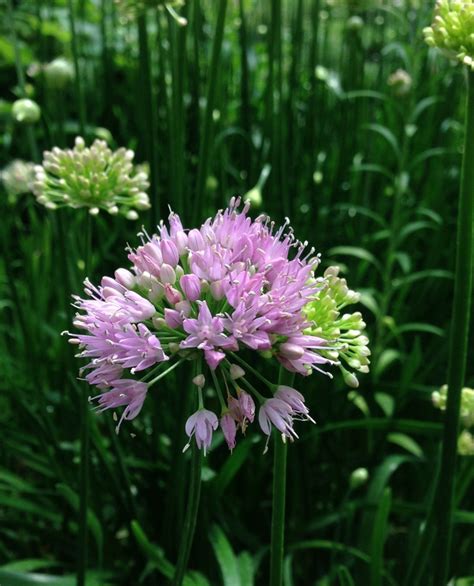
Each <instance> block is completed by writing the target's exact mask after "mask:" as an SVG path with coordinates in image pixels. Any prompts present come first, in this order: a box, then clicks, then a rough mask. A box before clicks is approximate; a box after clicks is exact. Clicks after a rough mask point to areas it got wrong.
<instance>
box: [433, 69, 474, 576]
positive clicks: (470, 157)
mask: <svg viewBox="0 0 474 586" xmlns="http://www.w3.org/2000/svg"><path fill="white" fill-rule="evenodd" d="M467 76H468V77H467V80H468V81H467V100H466V136H465V141H464V156H463V165H462V176H461V190H460V195H459V210H458V229H457V242H456V276H455V283H454V300H453V314H452V322H451V323H452V326H451V340H450V347H449V364H448V398H447V404H446V417H445V424H444V437H443V448H442V456H441V469H440V475H439V484H438V490H437V498H436V511H437V531H436V540H435V549H434V567H435V573H434V586H445V585H446V583H447V581H448V572H449V560H450V550H451V540H452V532H453V509H454V483H455V479H456V459H457V458H456V456H457V438H458V433H459V410H460V404H461V390H462V386H463V383H464V376H465V372H466V358H467V347H468V334H469V321H470V311H471V295H472V260H473V234H472V233H473V219H474V218H473V211H474V72H472V71H470V70H469V71H468V73H467Z"/></svg>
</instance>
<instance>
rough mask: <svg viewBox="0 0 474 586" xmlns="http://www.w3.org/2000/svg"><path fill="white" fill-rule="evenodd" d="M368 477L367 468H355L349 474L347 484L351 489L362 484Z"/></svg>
mask: <svg viewBox="0 0 474 586" xmlns="http://www.w3.org/2000/svg"><path fill="white" fill-rule="evenodd" d="M368 479H369V472H368V470H367V468H356V469H355V470H354V471H353V472H352V474H351V477H350V480H349V486H350V487H351V488H352V489H356V488H359V487H360V486H363V485H364V484H365V483H366V482H367V480H368Z"/></svg>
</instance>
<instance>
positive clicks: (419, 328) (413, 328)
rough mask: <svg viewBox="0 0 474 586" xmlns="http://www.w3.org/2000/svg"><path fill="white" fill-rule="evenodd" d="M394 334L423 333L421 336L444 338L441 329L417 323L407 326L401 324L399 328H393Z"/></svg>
mask: <svg viewBox="0 0 474 586" xmlns="http://www.w3.org/2000/svg"><path fill="white" fill-rule="evenodd" d="M395 331H396V334H397V335H398V334H406V333H409V332H415V333H423V334H433V335H434V336H441V337H443V336H444V330H443V329H442V328H438V327H437V326H433V325H431V324H425V323H419V322H412V323H409V324H403V325H401V326H396V328H395Z"/></svg>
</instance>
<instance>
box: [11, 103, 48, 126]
mask: <svg viewBox="0 0 474 586" xmlns="http://www.w3.org/2000/svg"><path fill="white" fill-rule="evenodd" d="M12 116H13V119H14V120H15V121H16V122H19V123H20V124H34V123H35V122H38V120H39V119H40V117H41V108H40V107H39V106H38V104H37V103H36V102H33V100H30V99H28V98H21V99H20V100H16V102H13V106H12Z"/></svg>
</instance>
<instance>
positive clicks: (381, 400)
mask: <svg viewBox="0 0 474 586" xmlns="http://www.w3.org/2000/svg"><path fill="white" fill-rule="evenodd" d="M374 398H375V401H376V402H377V404H378V405H379V407H380V408H381V409H382V411H383V412H384V413H385V415H386V416H387V417H392V415H393V410H394V408H395V400H394V398H393V397H392V396H391V395H388V394H387V393H375V395H374Z"/></svg>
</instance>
